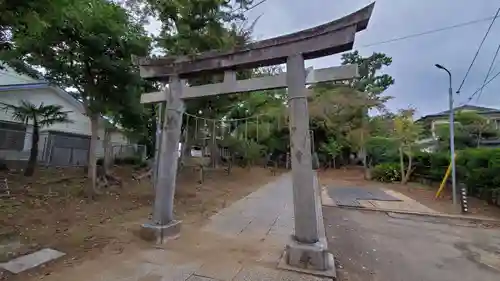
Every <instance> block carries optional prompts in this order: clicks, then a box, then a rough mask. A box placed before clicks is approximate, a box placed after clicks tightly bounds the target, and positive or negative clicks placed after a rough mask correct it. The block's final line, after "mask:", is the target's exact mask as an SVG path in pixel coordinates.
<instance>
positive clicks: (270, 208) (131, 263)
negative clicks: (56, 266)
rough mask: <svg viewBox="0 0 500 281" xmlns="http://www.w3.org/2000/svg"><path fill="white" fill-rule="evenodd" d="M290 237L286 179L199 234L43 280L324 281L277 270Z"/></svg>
mask: <svg viewBox="0 0 500 281" xmlns="http://www.w3.org/2000/svg"><path fill="white" fill-rule="evenodd" d="M292 231H293V205H292V180H291V174H290V173H288V174H285V175H282V176H278V177H276V180H275V181H274V182H272V183H269V184H267V185H265V186H263V187H261V188H260V189H259V190H257V191H256V192H254V193H252V194H250V195H248V196H247V197H245V198H243V199H241V200H239V201H237V202H235V203H234V204H232V205H231V206H229V207H228V208H225V209H223V210H222V211H221V212H219V213H218V214H216V215H214V216H213V217H211V218H210V220H209V222H208V223H207V224H206V225H204V226H203V227H202V228H201V229H200V228H198V229H195V228H189V226H186V227H185V228H184V229H183V231H182V233H181V237H180V238H179V239H177V240H174V241H170V242H169V243H167V244H166V245H165V246H162V247H161V248H153V247H152V246H149V247H148V248H147V249H142V250H139V251H137V252H136V253H134V254H133V255H131V254H128V255H119V256H116V257H114V258H113V259H106V260H104V258H101V259H100V260H96V261H91V262H87V263H85V264H83V265H81V266H78V267H75V268H71V269H68V270H65V272H61V273H60V274H57V276H56V275H54V276H47V278H44V280H61V281H62V280H70V279H71V280H74V281H79V280H81V281H83V280H102V281H104V280H105V281H125V280H127V281H179V280H182V281H185V280H187V281H211V280H212V281H213V280H219V281H226V280H227V281H229V280H231V281H233V280H234V281H240V280H248V281H250V280H256V281H257V280H269V281H272V280H290V281H293V280H311V281H316V280H329V279H326V278H319V277H315V276H311V275H303V274H298V273H296V272H291V271H285V270H278V269H277V264H278V262H279V259H280V257H281V255H282V253H283V251H284V249H285V245H286V244H287V242H288V239H289V238H290V234H291V233H292ZM70 277H71V278H70ZM68 278H69V279H68Z"/></svg>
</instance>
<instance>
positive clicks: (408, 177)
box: [401, 155, 413, 184]
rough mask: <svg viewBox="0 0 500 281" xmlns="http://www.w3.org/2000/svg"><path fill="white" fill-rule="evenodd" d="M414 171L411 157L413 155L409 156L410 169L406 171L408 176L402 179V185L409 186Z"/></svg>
mask: <svg viewBox="0 0 500 281" xmlns="http://www.w3.org/2000/svg"><path fill="white" fill-rule="evenodd" d="M412 170H413V169H412V157H411V155H408V169H407V170H406V175H405V176H404V178H403V177H402V178H401V183H402V184H407V183H408V182H409V181H410V176H411V172H412Z"/></svg>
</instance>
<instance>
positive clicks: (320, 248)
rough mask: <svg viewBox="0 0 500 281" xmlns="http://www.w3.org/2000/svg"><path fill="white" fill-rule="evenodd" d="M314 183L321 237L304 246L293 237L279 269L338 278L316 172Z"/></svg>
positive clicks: (317, 219)
mask: <svg viewBox="0 0 500 281" xmlns="http://www.w3.org/2000/svg"><path fill="white" fill-rule="evenodd" d="M313 183H314V186H313V188H314V192H315V194H316V196H315V198H316V200H315V202H314V207H315V208H316V222H317V227H318V235H319V239H318V242H316V243H313V244H304V243H300V242H298V241H297V240H296V239H295V237H294V236H292V237H291V241H290V242H289V243H288V245H287V246H286V249H285V253H284V255H283V256H282V258H281V260H280V262H279V264H278V268H281V269H286V270H292V271H298V272H303V273H309V274H313V275H319V276H326V277H331V278H336V277H337V272H336V270H335V261H334V258H333V255H332V254H331V253H330V252H329V251H328V240H327V239H326V231H325V225H324V222H323V210H322V203H321V196H320V194H321V189H320V185H319V182H318V176H317V174H316V171H314V180H313Z"/></svg>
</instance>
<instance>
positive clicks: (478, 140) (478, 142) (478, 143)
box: [476, 132, 482, 147]
mask: <svg viewBox="0 0 500 281" xmlns="http://www.w3.org/2000/svg"><path fill="white" fill-rule="evenodd" d="M481 137H482V133H481V132H479V134H478V135H477V143H476V147H479V145H480V144H481Z"/></svg>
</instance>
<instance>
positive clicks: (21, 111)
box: [0, 100, 71, 176]
mask: <svg viewBox="0 0 500 281" xmlns="http://www.w3.org/2000/svg"><path fill="white" fill-rule="evenodd" d="M0 104H1V106H2V108H3V109H4V110H5V111H6V112H8V113H10V114H12V118H13V119H14V120H17V121H20V122H23V123H25V124H29V123H30V122H31V123H32V124H33V133H32V134H31V149H30V157H29V159H28V164H27V165H26V170H25V171H24V175H25V176H32V175H33V173H34V172H35V166H36V163H37V159H38V142H39V140H40V128H44V127H48V126H51V125H54V124H56V123H68V122H71V120H70V119H69V117H68V113H69V111H63V110H62V106H60V105H44V104H43V103H40V104H39V105H35V104H33V103H30V102H29V101H25V100H23V101H21V102H20V103H19V105H12V104H7V103H0Z"/></svg>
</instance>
